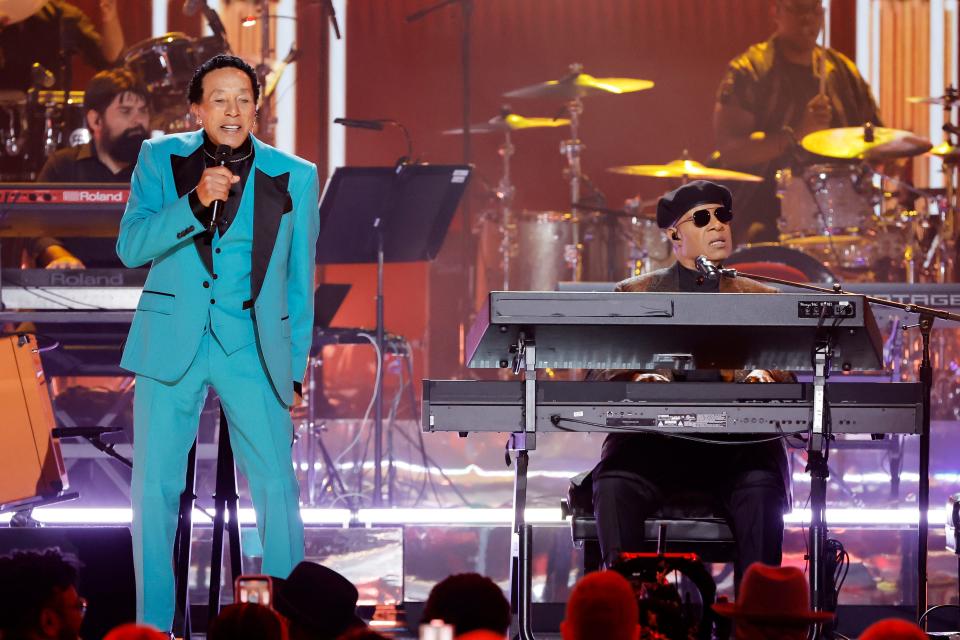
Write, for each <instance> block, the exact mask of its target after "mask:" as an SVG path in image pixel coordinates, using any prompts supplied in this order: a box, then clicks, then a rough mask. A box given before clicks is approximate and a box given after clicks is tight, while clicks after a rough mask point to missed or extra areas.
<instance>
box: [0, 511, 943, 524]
mask: <svg viewBox="0 0 960 640" xmlns="http://www.w3.org/2000/svg"><path fill="white" fill-rule="evenodd" d="M917 513H918V512H917V510H916V509H827V522H828V523H829V524H830V526H833V527H842V526H850V525H869V526H897V527H902V526H910V525H915V524H916V523H917V520H918V517H917ZM300 514H301V517H302V518H303V522H304V524H306V525H339V526H344V527H345V526H347V525H349V524H351V523H353V524H360V525H362V526H374V525H394V526H400V525H408V524H409V525H418V524H419V525H451V524H475V525H506V524H510V523H511V521H512V518H513V510H512V509H467V508H451V509H440V508H419V509H360V510H359V511H358V512H357V514H356V518H355V519H354V518H352V517H351V513H350V511H349V510H348V509H313V508H303V509H301V510H300ZM238 515H239V519H240V524H241V525H253V524H255V523H256V518H255V514H254V511H253V509H249V508H246V509H240V510H239V512H238ZM525 516H526V520H527V522H529V523H532V524H559V523H564V522H567V521H566V520H564V519H563V518H562V517H561V515H560V509H543V508H530V509H527V510H526V513H525ZM10 517H11V514H2V515H0V523H7V522H9V521H10ZM33 517H34V518H35V519H36V520H38V521H39V522H42V523H44V524H56V525H125V524H129V523H130V521H131V518H132V512H131V510H130V509H123V508H94V507H72V508H71V507H42V508H38V509H35V510H34V511H33ZM928 517H929V521H930V524H931V525H932V526H938V525H943V524H944V523H945V522H946V514H945V512H944V511H943V510H942V509H931V510H930V511H929V516H928ZM783 521H784V523H785V524H787V525H788V526H789V525H803V524H806V523H808V522H809V521H810V510H809V509H794V510H793V511H792V512H790V513H788V514H786V515H785V516H784V517H783ZM193 522H194V523H195V524H197V525H198V526H206V525H209V524H210V522H211V520H210V516H209V515H208V513H207V512H204V511H201V510H199V509H194V511H193Z"/></svg>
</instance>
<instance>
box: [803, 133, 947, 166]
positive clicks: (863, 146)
mask: <svg viewBox="0 0 960 640" xmlns="http://www.w3.org/2000/svg"><path fill="white" fill-rule="evenodd" d="M866 129H867V128H866V127H841V128H839V129H824V130H823V131H815V132H813V133H811V134H809V135H807V136H805V137H804V138H803V140H802V141H801V143H800V144H801V145H802V146H803V148H804V149H806V150H807V151H809V152H810V153H815V154H817V155H820V156H826V157H828V158H843V159H848V160H852V159H873V160H882V159H886V158H906V157H909V156H918V155H920V154H921V153H926V152H927V151H929V150H930V148H931V147H932V146H933V144H932V143H931V142H930V141H929V140H927V139H926V138H921V137H920V136H918V135H914V134H913V133H911V132H909V131H903V130H901V129H886V128H884V127H872V129H873V140H871V141H868V140H867V135H866Z"/></svg>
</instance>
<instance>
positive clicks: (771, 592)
mask: <svg viewBox="0 0 960 640" xmlns="http://www.w3.org/2000/svg"><path fill="white" fill-rule="evenodd" d="M713 610H714V611H716V612H717V613H718V614H720V615H721V616H724V617H726V618H730V619H732V620H733V621H734V622H735V623H736V625H735V627H736V629H735V632H734V637H735V638H736V639H737V640H768V639H769V640H772V639H774V638H776V639H777V640H806V638H807V633H808V632H809V629H810V625H813V624H823V623H825V622H829V621H830V620H833V614H832V613H829V612H825V611H811V610H810V596H809V588H808V586H807V579H806V578H805V577H804V576H803V572H802V571H801V570H800V569H797V568H796V567H771V566H769V565H765V564H761V563H759V562H757V563H755V564H752V565H750V567H749V568H748V569H747V571H746V573H745V574H744V576H743V583H742V584H741V585H740V595H739V596H738V597H737V600H736V602H718V603H717V604H715V605H713Z"/></svg>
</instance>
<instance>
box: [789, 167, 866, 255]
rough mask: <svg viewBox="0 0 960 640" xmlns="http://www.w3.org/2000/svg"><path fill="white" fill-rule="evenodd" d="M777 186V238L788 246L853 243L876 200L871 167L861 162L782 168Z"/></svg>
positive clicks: (860, 234)
mask: <svg viewBox="0 0 960 640" xmlns="http://www.w3.org/2000/svg"><path fill="white" fill-rule="evenodd" d="M777 187H778V195H779V197H780V199H781V202H780V221H779V226H780V241H781V242H783V243H785V244H789V245H791V246H799V247H805V246H810V245H823V244H833V245H838V244H857V243H858V242H860V241H861V240H862V234H863V232H864V231H865V230H866V229H868V228H870V226H871V222H872V220H873V216H874V208H875V207H876V205H877V204H878V203H879V202H880V193H879V191H878V190H877V188H876V187H874V185H873V171H872V169H871V168H870V167H869V165H867V164H865V163H862V162H836V163H819V164H811V165H809V166H806V167H804V168H803V169H802V170H798V171H797V172H793V171H792V170H791V169H782V170H781V171H778V172H777Z"/></svg>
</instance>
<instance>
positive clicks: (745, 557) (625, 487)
mask: <svg viewBox="0 0 960 640" xmlns="http://www.w3.org/2000/svg"><path fill="white" fill-rule="evenodd" d="M785 465H786V457H785V453H784V451H783V446H782V445H781V444H779V443H767V444H762V445H740V446H737V445H726V446H721V445H707V444H700V443H695V442H684V441H667V440H665V439H663V438H659V437H656V436H653V437H648V436H618V437H616V438H614V439H613V442H611V441H610V439H608V442H606V443H605V445H604V457H603V459H602V460H601V462H600V464H598V465H597V467H596V468H595V469H594V471H593V505H594V514H595V515H596V518H597V529H598V534H599V538H600V549H601V552H602V554H603V560H604V563H605V564H607V565H608V566H609V565H610V564H612V562H614V561H615V560H616V559H617V557H618V556H619V554H620V553H621V552H630V551H636V550H638V549H640V548H641V544H642V542H643V539H644V521H645V520H647V519H648V518H649V517H651V516H652V515H654V514H655V513H656V512H657V511H658V510H660V509H661V507H663V506H664V505H665V504H669V503H670V501H671V498H672V497H675V496H676V495H678V494H682V495H684V496H685V498H689V496H690V495H691V494H696V495H698V496H699V495H702V496H703V497H704V501H705V502H707V503H708V504H710V505H712V506H714V507H715V508H717V509H719V511H720V515H722V516H724V517H725V518H726V519H727V522H728V523H729V525H730V528H731V530H732V531H733V535H734V538H735V539H736V550H737V554H736V559H735V562H734V569H735V582H736V585H737V587H739V585H740V579H741V578H742V576H743V573H744V571H745V570H746V568H747V567H748V566H750V564H752V563H754V562H763V563H765V564H771V565H779V564H780V561H781V559H782V547H783V513H784V511H785V506H786V496H787V491H786V488H785V484H784V482H785V481H784V478H785V475H786V474H785V473H784V469H785Z"/></svg>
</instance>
